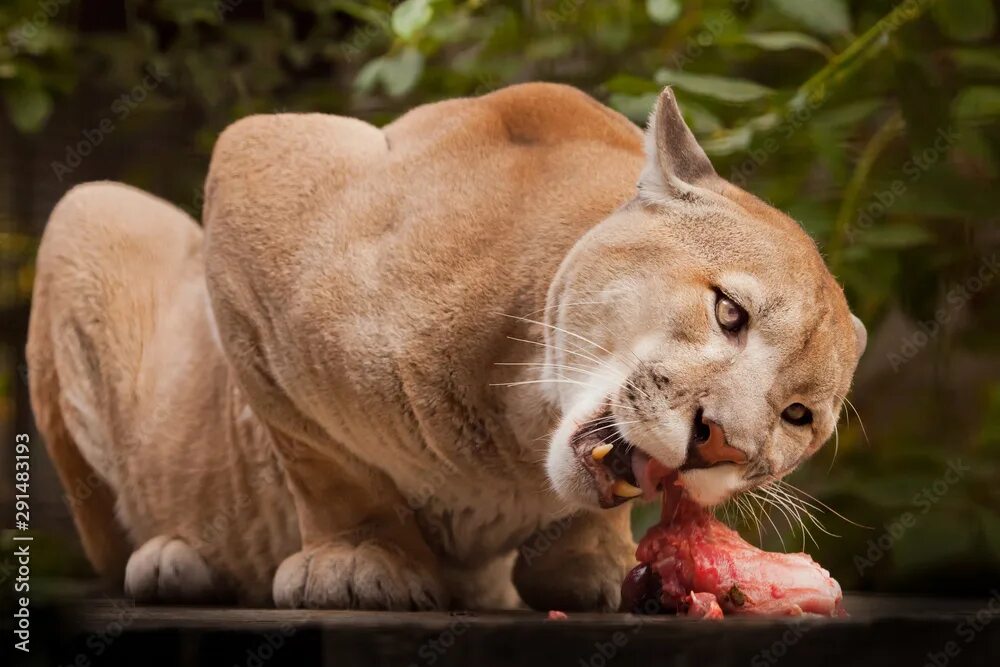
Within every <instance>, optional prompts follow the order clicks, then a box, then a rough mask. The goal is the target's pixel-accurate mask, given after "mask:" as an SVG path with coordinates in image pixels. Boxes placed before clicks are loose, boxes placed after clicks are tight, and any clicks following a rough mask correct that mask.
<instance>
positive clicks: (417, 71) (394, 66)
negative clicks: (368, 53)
mask: <svg viewBox="0 0 1000 667" xmlns="http://www.w3.org/2000/svg"><path fill="white" fill-rule="evenodd" d="M423 71H424V56H423V54H421V53H420V51H418V50H416V49H415V48H413V47H408V48H405V49H403V50H402V51H400V52H399V53H398V54H397V55H395V56H391V57H387V58H385V59H384V60H383V62H382V67H381V70H380V71H379V78H381V80H382V84H383V86H384V87H385V92H387V93H389V95H390V96H392V97H401V96H403V95H405V94H406V93H408V92H410V90H412V89H413V87H414V86H415V85H417V82H418V81H420V75H421V74H423Z"/></svg>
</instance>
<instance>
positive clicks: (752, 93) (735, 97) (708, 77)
mask: <svg viewBox="0 0 1000 667" xmlns="http://www.w3.org/2000/svg"><path fill="white" fill-rule="evenodd" d="M656 81H657V83H659V84H660V85H671V86H676V87H678V88H680V89H681V90H684V91H687V92H689V93H692V94H694V95H701V96H702V97H708V98H711V99H714V100H719V101H720V102H727V103H729V104H745V103H747V102H754V101H757V100H760V99H763V98H765V97H768V96H769V95H771V94H773V93H774V91H773V90H772V89H770V88H768V87H767V86H762V85H760V84H759V83H754V82H753V81H747V80H746V79H730V78H728V77H724V76H715V75H712V74H689V73H688V72H681V71H679V70H668V69H661V70H660V71H659V72H657V73H656Z"/></svg>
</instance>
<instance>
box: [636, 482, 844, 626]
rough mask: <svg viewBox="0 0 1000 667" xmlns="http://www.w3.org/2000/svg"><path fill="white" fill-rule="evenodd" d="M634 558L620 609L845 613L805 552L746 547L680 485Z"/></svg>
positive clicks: (714, 614) (709, 614)
mask: <svg viewBox="0 0 1000 667" xmlns="http://www.w3.org/2000/svg"><path fill="white" fill-rule="evenodd" d="M636 558H637V560H638V561H639V563H640V564H639V565H638V566H637V567H636V568H635V569H633V571H632V572H631V573H629V576H628V577H626V579H625V582H624V584H623V585H622V608H623V610H625V611H634V612H637V613H660V612H675V613H686V614H688V615H691V616H697V617H702V618H721V617H722V614H723V612H725V613H726V614H759V615H781V616H783V615H792V616H794V615H800V614H817V615H822V616H843V615H846V613H845V612H844V610H843V607H842V599H843V595H842V593H841V590H840V584H838V583H837V581H836V580H835V579H833V578H832V577H831V576H830V573H829V572H827V571H826V570H824V569H823V568H822V567H820V566H819V564H818V563H816V561H814V560H813V559H812V558H810V557H809V555H807V554H804V553H797V554H783V553H769V552H766V551H762V550H760V549H758V548H756V547H754V546H752V545H751V544H748V543H747V542H746V541H745V540H743V538H742V537H740V536H739V534H738V533H737V532H736V531H734V530H732V529H731V528H729V527H728V526H725V525H724V524H722V523H721V522H720V521H718V520H717V519H716V518H715V517H714V516H712V515H711V514H710V513H709V512H707V511H705V510H704V509H702V508H701V507H699V506H698V505H696V504H695V503H694V502H692V501H691V500H689V499H688V498H686V497H685V496H684V495H683V492H682V490H681V489H673V490H671V492H669V493H665V494H664V505H663V514H662V517H661V521H660V523H659V524H658V525H656V526H654V527H653V528H651V529H650V530H649V532H648V533H646V536H645V537H643V538H642V541H641V542H640V543H639V548H638V549H637V550H636ZM657 593H658V594H659V595H658V598H657Z"/></svg>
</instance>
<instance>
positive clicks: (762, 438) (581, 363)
mask: <svg viewBox="0 0 1000 667" xmlns="http://www.w3.org/2000/svg"><path fill="white" fill-rule="evenodd" d="M547 306H548V309H547V310H546V313H547V322H546V324H547V325H548V326H547V327H546V344H547V345H548V346H549V347H548V355H547V356H548V358H547V359H546V364H547V367H546V368H547V372H546V379H547V380H552V381H553V382H552V385H551V386H553V387H555V388H556V389H555V390H554V391H556V392H557V395H556V401H557V402H558V404H559V406H560V408H561V411H562V420H561V423H560V426H559V428H558V430H557V431H556V433H555V434H554V436H553V437H552V439H551V442H550V444H549V451H548V459H547V470H548V474H549V477H550V479H551V481H552V483H553V485H554V486H555V488H556V490H557V492H558V493H559V494H560V495H561V496H562V497H563V498H565V499H567V500H570V501H572V502H575V503H577V504H581V505H589V506H593V505H595V504H598V505H601V506H604V507H608V506H611V505H615V504H617V503H619V502H623V500H624V499H625V498H628V497H632V496H635V495H638V489H637V487H639V488H641V489H642V490H644V491H645V492H646V495H651V494H652V493H654V491H655V488H656V486H657V485H660V484H662V483H663V482H664V480H670V483H673V481H672V479H673V478H672V477H668V475H670V474H672V473H673V471H677V474H678V476H679V480H680V483H682V484H683V485H684V486H685V487H686V488H687V489H688V491H689V492H690V493H691V495H692V497H694V499H695V500H697V501H698V502H700V503H701V504H703V505H713V504H716V503H719V502H722V501H724V500H726V499H727V498H729V497H730V496H731V495H732V494H734V493H736V492H739V491H741V490H744V489H747V488H750V487H754V486H757V485H760V484H762V483H765V482H767V481H769V480H772V479H775V478H780V477H782V476H783V475H785V474H787V473H788V472H790V471H792V470H794V469H795V467H796V466H797V465H798V464H800V463H801V462H802V461H804V460H805V459H806V458H807V457H809V456H810V455H812V454H813V453H814V452H816V451H817V450H818V449H819V447H820V446H821V445H822V444H823V443H824V442H825V441H826V440H827V439H828V438H829V437H830V435H831V434H832V432H833V429H834V424H835V423H836V421H837V419H838V416H839V414H840V411H841V408H842V406H843V402H844V396H845V395H846V394H847V391H848V389H849V387H850V384H851V378H852V376H853V373H854V369H855V367H856V365H857V362H858V359H859V357H860V356H861V354H862V352H863V351H864V348H865V341H866V333H865V329H864V326H863V325H862V324H861V322H860V320H858V319H857V318H856V317H854V316H853V315H852V314H851V312H850V310H849V309H848V305H847V302H846V300H845V298H844V294H843V291H842V290H841V288H840V286H839V285H838V284H837V282H836V281H835V280H834V278H833V276H832V275H831V274H830V272H829V271H828V270H827V268H826V266H825V265H824V263H823V260H822V258H821V257H820V254H819V252H818V251H817V249H816V246H815V244H814V243H813V241H812V240H811V239H810V238H809V236H808V235H807V234H806V233H805V232H804V231H803V230H802V228H801V227H800V226H799V225H798V224H797V223H796V222H795V221H794V220H792V219H790V218H789V217H787V216H786V215H784V214H782V213H781V212H779V211H777V210H776V209H774V208H772V207H770V206H768V205H767V204H765V203H764V202H762V201H761V200H759V199H757V198H756V197H754V196H752V195H750V194H748V193H746V192H744V191H743V190H741V189H739V188H737V187H736V186H734V185H732V184H730V183H729V182H727V181H725V180H724V179H722V178H721V177H720V176H718V175H717V174H716V173H715V170H714V169H713V168H712V165H711V163H710V162H709V160H708V158H707V156H706V155H705V153H704V151H703V150H702V149H701V147H700V146H699V145H698V144H697V142H696V140H695V138H694V136H693V135H692V134H691V132H690V130H689V129H688V128H687V126H686V125H685V123H684V121H683V119H682V117H681V114H680V111H679V109H678V108H677V104H676V102H675V100H674V97H673V95H672V93H671V92H670V91H669V89H668V90H665V91H664V92H663V93H662V95H661V96H660V99H659V101H658V102H657V105H656V108H655V110H654V111H653V114H652V116H651V118H650V123H649V128H648V130H647V133H646V165H645V168H644V170H643V172H642V176H641V178H640V182H639V185H638V191H637V193H636V196H635V197H634V198H633V199H632V200H631V201H630V202H628V203H627V204H625V205H624V206H622V207H621V208H620V209H619V210H618V211H616V212H615V213H614V214H612V215H611V216H610V217H609V218H607V219H606V220H604V221H603V222H602V223H601V224H599V225H597V226H596V227H595V228H594V229H592V230H591V231H590V232H589V233H588V234H587V235H586V236H584V237H583V238H582V239H581V240H580V241H579V242H578V243H577V244H576V245H575V246H574V247H573V249H572V250H571V251H570V253H569V254H568V256H567V257H566V259H565V260H564V261H563V263H562V266H561V267H560V269H559V272H558V274H557V275H556V278H555V280H554V281H553V284H552V286H551V287H550V289H549V296H548V303H547ZM609 445H610V447H609Z"/></svg>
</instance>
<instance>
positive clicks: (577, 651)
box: [39, 596, 1000, 667]
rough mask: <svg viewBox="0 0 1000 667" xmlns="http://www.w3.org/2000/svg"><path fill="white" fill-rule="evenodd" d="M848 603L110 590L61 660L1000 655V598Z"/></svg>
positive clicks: (948, 661) (598, 665)
mask: <svg viewBox="0 0 1000 667" xmlns="http://www.w3.org/2000/svg"><path fill="white" fill-rule="evenodd" d="M846 606H847V608H848V610H849V611H850V612H851V616H850V617H849V618H846V619H835V620H830V619H804V618H788V619H753V618H730V619H726V620H724V621H715V622H713V621H696V620H690V619H686V618H675V617H665V616H662V617H639V616H633V615H630V614H570V615H569V618H568V619H567V620H564V621H550V620H548V619H547V617H546V615H545V614H540V613H534V612H510V613H450V614H449V613H390V612H342V611H292V610H275V609H228V608H227V609H221V608H205V607H200V608H196V607H136V606H134V605H133V604H132V603H131V602H129V601H124V600H111V599H99V600H92V601H88V602H85V603H82V604H80V605H78V606H76V607H74V608H72V609H70V610H68V611H64V612H62V613H61V614H60V615H59V617H58V619H57V620H54V621H53V622H54V623H55V627H56V629H57V631H58V632H59V634H61V635H62V636H63V637H62V639H61V641H60V646H62V647H63V649H62V651H61V653H62V655H60V657H59V660H60V661H59V662H58V664H60V665H66V664H78V665H87V664H89V665H118V664H120V665H130V666H132V665H138V666H140V667H147V666H149V665H160V664H164V665H220V666H225V667H229V666H230V665H246V666H248V667H262V666H263V665H265V664H268V665H272V664H273V665H278V664H294V665H319V664H322V665H354V664H357V665H378V664H402V665H426V666H430V665H435V666H439V665H483V666H486V665H533V664H545V665H573V666H575V667H605V666H606V665H632V664H640V663H641V664H643V665H661V664H677V665H692V666H698V667H707V666H710V665H749V666H750V667H763V666H766V665H778V664H783V665H799V664H808V665H827V664H828V665H837V666H838V667H853V666H855V665H877V666H878V667H895V666H897V665H899V666H904V665H906V666H909V665H912V666H914V667H922V666H923V665H932V666H933V667H945V666H949V667H950V666H952V665H998V664H1000V618H997V617H998V616H1000V597H998V596H995V597H994V598H991V599H990V600H986V599H984V600H940V599H936V600H932V599H912V598H888V597H873V596H848V599H847V601H846ZM39 664H42V663H39ZM53 664H56V663H53Z"/></svg>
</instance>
